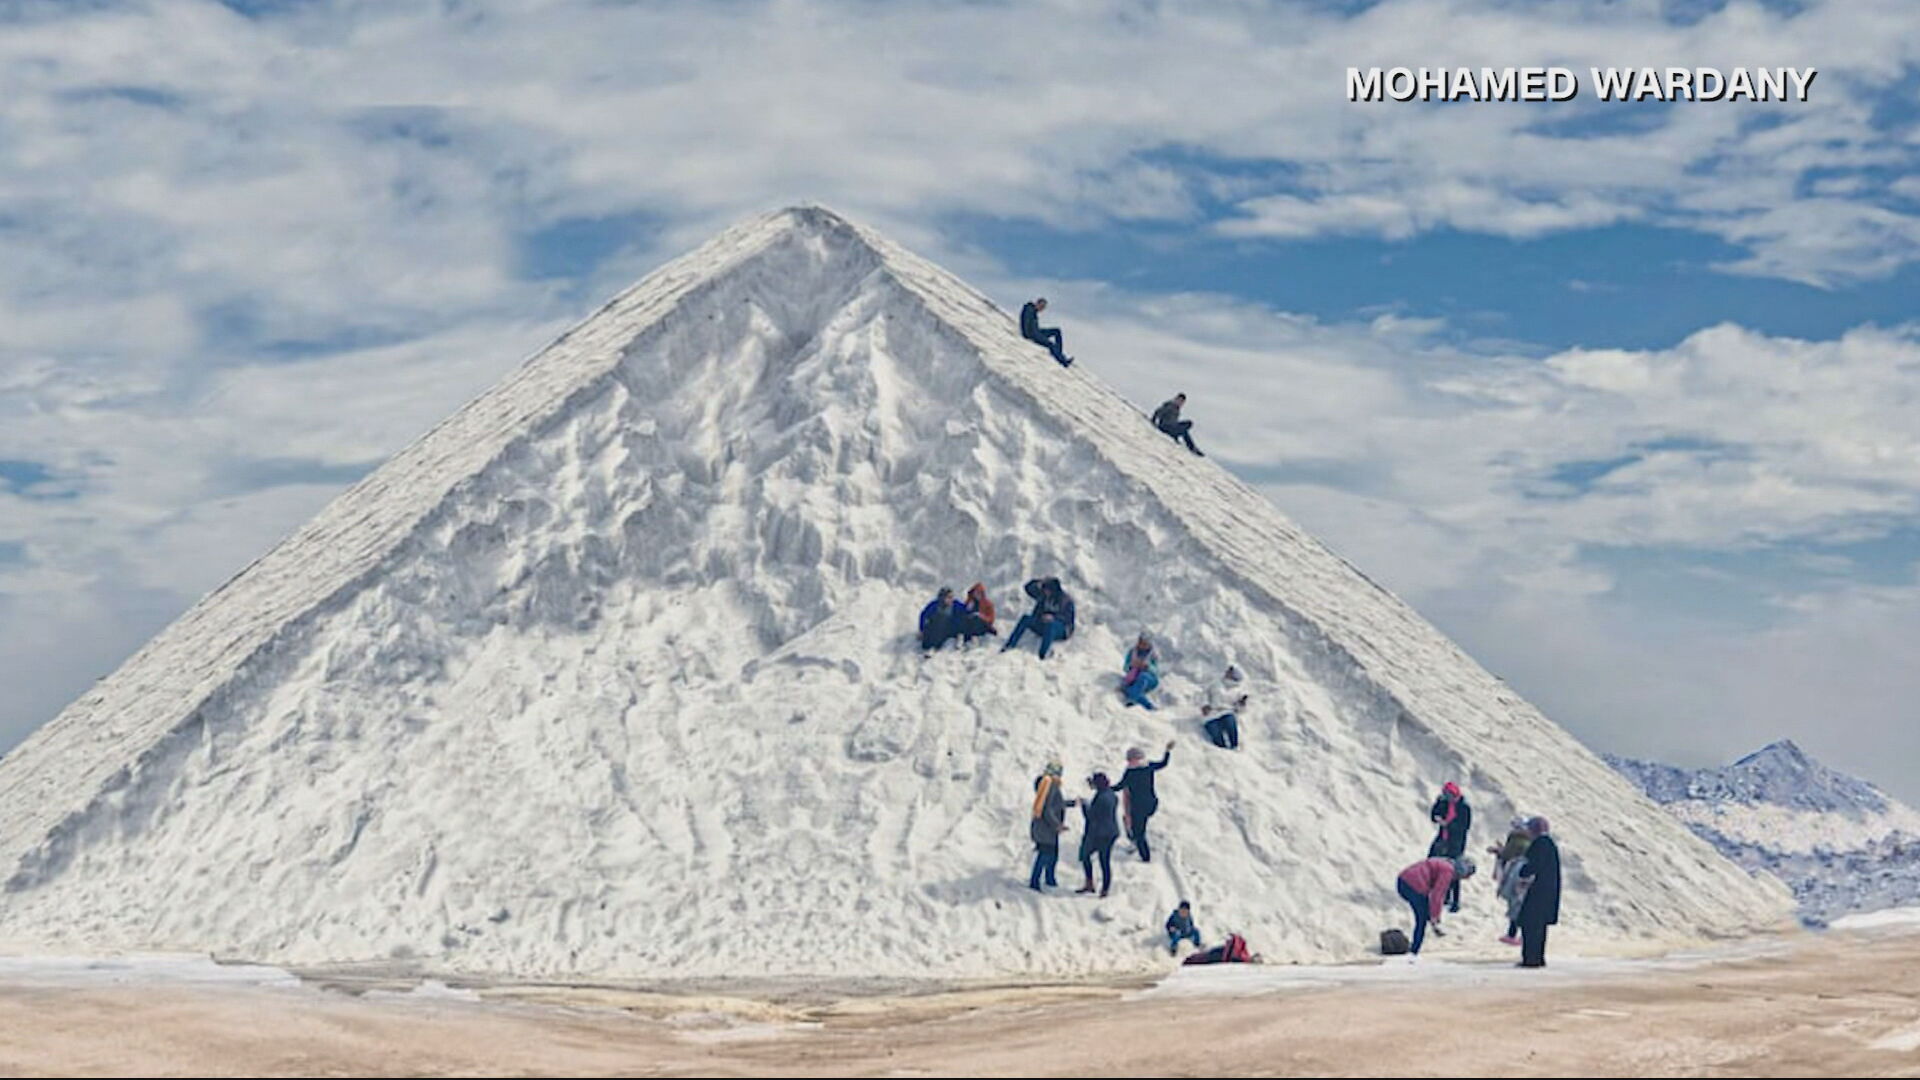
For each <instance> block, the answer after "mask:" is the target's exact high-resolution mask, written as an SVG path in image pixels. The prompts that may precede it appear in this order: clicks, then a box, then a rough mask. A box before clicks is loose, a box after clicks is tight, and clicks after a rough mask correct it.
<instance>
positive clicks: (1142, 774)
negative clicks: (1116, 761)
mask: <svg viewBox="0 0 1920 1080" xmlns="http://www.w3.org/2000/svg"><path fill="white" fill-rule="evenodd" d="M1172 757H1173V744H1172V743H1168V744H1167V751H1166V753H1164V754H1161V755H1160V760H1159V761H1156V762H1153V763H1152V764H1148V763H1147V752H1146V751H1145V750H1142V749H1140V748H1139V747H1137V746H1136V747H1134V748H1132V749H1131V750H1128V751H1127V771H1126V773H1125V775H1123V776H1121V777H1120V783H1119V784H1118V785H1117V789H1118V790H1119V791H1121V792H1123V793H1124V794H1125V796H1126V800H1127V807H1126V809H1127V839H1128V840H1131V841H1133V850H1135V851H1137V852H1139V853H1140V861H1141V862H1152V861H1153V848H1152V847H1151V846H1150V845H1149V844H1148V843H1147V821H1148V820H1149V819H1151V818H1152V817H1153V815H1154V812H1155V811H1157V810H1159V809H1160V796H1159V795H1158V794H1156V793H1155V792H1154V790H1153V774H1154V773H1157V772H1159V771H1160V770H1161V769H1164V768H1166V767H1167V762H1168V761H1169V760H1170V759H1172Z"/></svg>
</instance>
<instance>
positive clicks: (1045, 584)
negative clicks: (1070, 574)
mask: <svg viewBox="0 0 1920 1080" xmlns="http://www.w3.org/2000/svg"><path fill="white" fill-rule="evenodd" d="M1025 589H1026V593H1027V595H1028V596H1031V597H1033V610H1032V611H1029V612H1027V613H1026V614H1025V615H1022V616H1020V621H1019V622H1017V623H1015V624H1014V626H1013V635H1012V636H1011V637H1009V638H1007V644H1006V645H1005V646H1004V647H1003V648H1002V649H1001V650H1000V651H1001V652H1005V651H1007V649H1011V648H1013V647H1014V646H1016V645H1019V644H1020V638H1021V637H1022V636H1024V635H1025V634H1026V632H1027V631H1029V630H1031V631H1033V632H1034V633H1035V634H1037V635H1039V637H1040V659H1042V660H1045V659H1046V658H1047V654H1048V653H1049V652H1051V651H1052V650H1053V643H1054V642H1056V641H1065V640H1067V639H1068V638H1070V637H1072V636H1073V622H1074V613H1073V597H1072V596H1070V595H1068V593H1067V590H1066V589H1064V588H1062V587H1061V586H1060V579H1059V578H1057V577H1050V578H1034V579H1033V580H1032V581H1029V582H1027V584H1026V586H1025Z"/></svg>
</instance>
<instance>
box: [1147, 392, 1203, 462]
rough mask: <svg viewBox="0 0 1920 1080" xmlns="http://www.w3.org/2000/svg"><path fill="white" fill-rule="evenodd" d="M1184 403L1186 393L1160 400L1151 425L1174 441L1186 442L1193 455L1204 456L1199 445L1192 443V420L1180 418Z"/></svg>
mask: <svg viewBox="0 0 1920 1080" xmlns="http://www.w3.org/2000/svg"><path fill="white" fill-rule="evenodd" d="M1186 404H1187V395H1185V394H1175V395H1173V397H1172V398H1170V399H1169V400H1166V401H1163V402H1161V403H1160V407H1159V408H1157V409H1155V410H1153V426H1154V427H1157V428H1159V429H1160V433H1161V434H1162V435H1165V436H1166V437H1167V438H1169V439H1172V440H1173V441H1174V442H1184V443H1186V444H1187V449H1189V450H1191V451H1193V453H1194V456H1195V457H1206V456H1207V455H1205V454H1203V453H1201V452H1200V448H1199V447H1197V446H1195V445H1193V421H1191V420H1182V419H1180V410H1181V409H1182V408H1184V407H1185V406H1186Z"/></svg>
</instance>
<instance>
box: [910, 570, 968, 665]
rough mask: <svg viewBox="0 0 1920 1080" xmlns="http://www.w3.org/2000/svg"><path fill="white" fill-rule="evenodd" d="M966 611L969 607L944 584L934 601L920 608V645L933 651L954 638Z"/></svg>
mask: <svg viewBox="0 0 1920 1080" xmlns="http://www.w3.org/2000/svg"><path fill="white" fill-rule="evenodd" d="M966 613H967V609H966V608H965V607H964V606H962V605H961V603H960V601H958V600H955V599H954V598H953V590H952V589H951V588H949V587H947V586H945V585H942V586H941V587H940V594H939V595H938V596H935V597H934V598H933V602H932V603H930V604H928V605H927V606H926V607H923V608H921V609H920V647H921V648H922V649H924V650H926V651H928V652H932V651H933V650H934V649H937V648H939V647H940V646H942V645H945V644H946V643H947V642H949V641H951V640H953V637H954V635H956V634H958V633H959V632H960V620H961V619H962V618H963V617H964V616H965V615H966Z"/></svg>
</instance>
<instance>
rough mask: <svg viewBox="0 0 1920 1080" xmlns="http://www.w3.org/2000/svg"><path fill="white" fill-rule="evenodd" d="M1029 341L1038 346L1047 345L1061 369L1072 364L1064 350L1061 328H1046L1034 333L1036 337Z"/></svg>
mask: <svg viewBox="0 0 1920 1080" xmlns="http://www.w3.org/2000/svg"><path fill="white" fill-rule="evenodd" d="M1027 340H1028V341H1031V342H1033V343H1034V344H1036V345H1045V346H1046V347H1047V351H1048V352H1050V353H1052V354H1053V359H1054V361H1055V362H1056V363H1058V364H1059V365H1060V366H1061V367H1066V366H1067V364H1069V363H1070V362H1071V361H1069V360H1068V359H1067V354H1066V352H1065V350H1064V349H1063V348H1062V346H1063V345H1064V344H1065V343H1064V342H1063V341H1061V339H1060V328H1059V327H1057V326H1048V327H1044V328H1042V329H1040V330H1038V331H1036V332H1035V333H1034V336H1032V337H1030V338H1028V339H1027Z"/></svg>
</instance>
